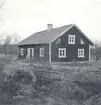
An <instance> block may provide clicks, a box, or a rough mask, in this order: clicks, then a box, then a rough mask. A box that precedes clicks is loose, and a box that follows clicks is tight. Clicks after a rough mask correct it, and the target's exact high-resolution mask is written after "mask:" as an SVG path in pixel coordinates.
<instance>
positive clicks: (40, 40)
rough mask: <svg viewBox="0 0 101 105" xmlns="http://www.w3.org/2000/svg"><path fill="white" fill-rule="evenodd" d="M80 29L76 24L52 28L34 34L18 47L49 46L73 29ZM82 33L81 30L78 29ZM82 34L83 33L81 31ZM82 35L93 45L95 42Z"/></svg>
mask: <svg viewBox="0 0 101 105" xmlns="http://www.w3.org/2000/svg"><path fill="white" fill-rule="evenodd" d="M74 26H75V27H76V28H77V29H78V27H77V26H76V25H74V24H70V25H66V26H62V27H58V28H52V29H51V30H44V31H40V32H37V33H34V34H32V35H31V36H29V37H27V38H26V39H24V40H23V41H21V42H20V43H18V45H29V44H46V43H47V44H48V43H51V42H52V41H54V40H55V39H57V38H58V37H60V36H62V35H63V34H64V33H65V32H67V31H69V30H70V29H71V28H72V27H74ZM78 30H79V31H80V29H78ZM80 32H81V31H80ZM81 34H82V35H83V36H84V37H85V38H86V39H87V40H88V42H89V43H90V44H91V45H93V42H92V41H91V40H90V39H89V38H88V37H87V36H85V35H84V34H83V33H82V32H81Z"/></svg>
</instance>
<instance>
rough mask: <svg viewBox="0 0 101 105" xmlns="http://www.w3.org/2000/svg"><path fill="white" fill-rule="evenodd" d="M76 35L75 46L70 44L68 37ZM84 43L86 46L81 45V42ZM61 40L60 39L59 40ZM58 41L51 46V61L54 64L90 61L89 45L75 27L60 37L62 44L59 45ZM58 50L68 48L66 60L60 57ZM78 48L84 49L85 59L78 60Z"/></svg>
mask: <svg viewBox="0 0 101 105" xmlns="http://www.w3.org/2000/svg"><path fill="white" fill-rule="evenodd" d="M69 34H70V35H75V44H68V35H69ZM81 38H82V40H83V41H84V43H85V44H80V41H81ZM58 39H59V38H58ZM58 39H56V40H55V41H54V42H52V44H51V60H52V62H71V61H73V60H74V59H75V60H77V61H88V60H89V43H88V41H87V40H86V39H85V38H84V37H83V36H82V34H81V33H80V32H79V31H78V30H77V29H76V28H75V27H73V28H72V29H70V30H69V31H68V32H66V33H65V34H64V35H62V36H61V37H60V44H57V43H56V42H57V40H58ZM58 48H66V58H59V57H58ZM78 48H79V49H80V48H81V49H82V48H84V58H78Z"/></svg>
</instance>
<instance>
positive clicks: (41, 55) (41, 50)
mask: <svg viewBox="0 0 101 105" xmlns="http://www.w3.org/2000/svg"><path fill="white" fill-rule="evenodd" d="M40 57H44V48H40Z"/></svg>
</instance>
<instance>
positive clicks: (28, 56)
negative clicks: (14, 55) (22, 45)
mask: <svg viewBox="0 0 101 105" xmlns="http://www.w3.org/2000/svg"><path fill="white" fill-rule="evenodd" d="M30 49H32V57H33V56H34V48H28V49H27V58H30V53H29V51H30Z"/></svg>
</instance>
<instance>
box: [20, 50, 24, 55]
mask: <svg viewBox="0 0 101 105" xmlns="http://www.w3.org/2000/svg"><path fill="white" fill-rule="evenodd" d="M20 54H21V56H23V55H24V48H21V49H20Z"/></svg>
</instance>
